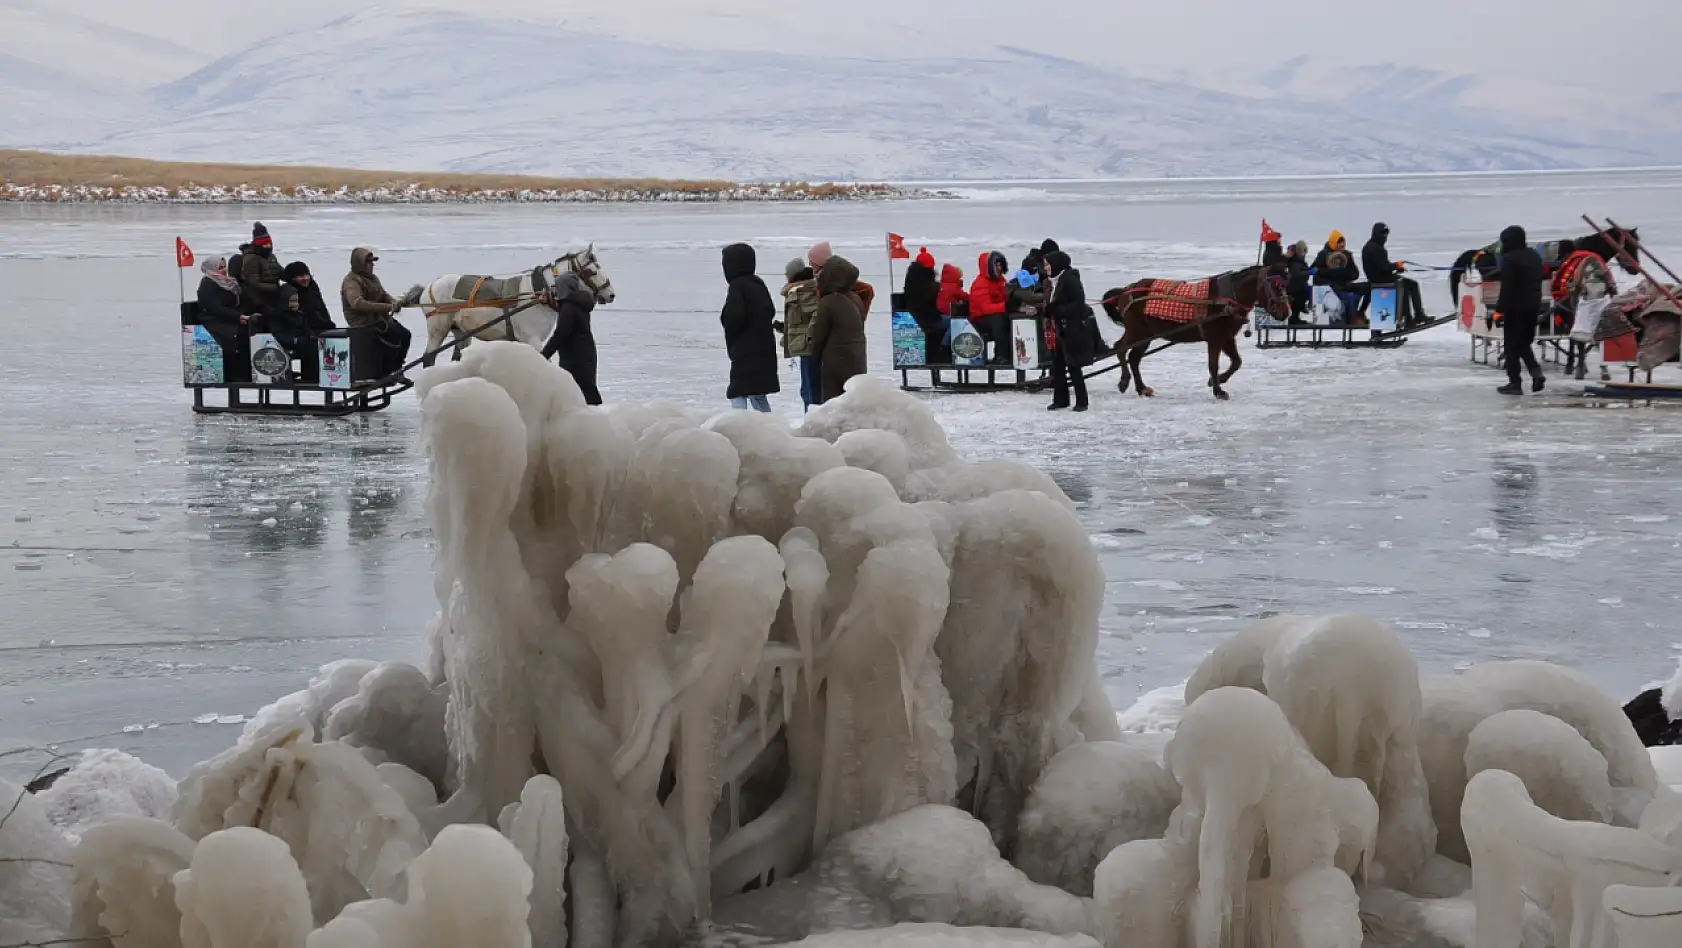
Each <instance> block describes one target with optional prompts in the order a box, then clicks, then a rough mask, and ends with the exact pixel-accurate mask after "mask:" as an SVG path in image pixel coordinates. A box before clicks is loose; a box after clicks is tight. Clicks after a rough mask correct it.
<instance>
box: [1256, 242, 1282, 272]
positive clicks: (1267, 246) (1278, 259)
mask: <svg viewBox="0 0 1682 948" xmlns="http://www.w3.org/2000/svg"><path fill="white" fill-rule="evenodd" d="M1261 262H1262V266H1264V267H1266V268H1268V269H1269V270H1274V269H1276V268H1277V267H1278V266H1279V265H1280V264H1282V263H1284V262H1285V247H1284V245H1283V244H1281V243H1280V242H1279V238H1278V237H1274V238H1272V239H1271V240H1268V241H1267V242H1266V243H1264V244H1262V257H1261Z"/></svg>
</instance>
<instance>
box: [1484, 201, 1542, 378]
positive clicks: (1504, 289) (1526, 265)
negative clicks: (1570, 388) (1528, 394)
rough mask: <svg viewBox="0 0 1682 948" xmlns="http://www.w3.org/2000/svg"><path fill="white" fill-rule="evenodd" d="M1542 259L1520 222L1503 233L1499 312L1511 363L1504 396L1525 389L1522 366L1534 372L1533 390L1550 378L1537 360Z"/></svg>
mask: <svg viewBox="0 0 1682 948" xmlns="http://www.w3.org/2000/svg"><path fill="white" fill-rule="evenodd" d="M1542 279H1543V269H1542V258H1541V256H1540V255H1539V254H1537V253H1536V251H1535V250H1533V249H1531V247H1530V245H1529V244H1528V243H1527V242H1526V237H1525V233H1524V228H1522V227H1520V226H1518V225H1517V224H1515V225H1513V226H1512V227H1509V228H1507V229H1506V230H1504V231H1502V232H1501V296H1500V297H1499V298H1498V299H1497V300H1496V301H1495V311H1496V312H1497V313H1498V314H1500V316H1501V354H1502V355H1503V356H1504V357H1505V359H1506V363H1507V384H1506V385H1503V386H1501V387H1500V388H1499V389H1496V391H1498V392H1500V393H1501V394H1502V395H1519V394H1522V393H1523V392H1524V379H1523V377H1522V376H1521V375H1520V374H1519V369H1520V367H1521V366H1522V367H1523V368H1525V369H1528V370H1529V372H1530V390H1531V391H1532V392H1540V391H1541V390H1542V386H1543V385H1545V384H1547V379H1546V378H1544V377H1543V375H1542V366H1541V363H1539V362H1537V361H1536V348H1535V346H1536V321H1537V320H1538V319H1541V318H1542Z"/></svg>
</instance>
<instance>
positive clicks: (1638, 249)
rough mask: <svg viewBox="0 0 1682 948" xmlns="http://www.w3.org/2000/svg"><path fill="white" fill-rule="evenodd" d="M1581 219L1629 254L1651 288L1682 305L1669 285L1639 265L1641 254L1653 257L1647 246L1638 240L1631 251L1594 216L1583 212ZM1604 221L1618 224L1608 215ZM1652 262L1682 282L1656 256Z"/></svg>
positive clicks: (1681, 300)
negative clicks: (1598, 222)
mask: <svg viewBox="0 0 1682 948" xmlns="http://www.w3.org/2000/svg"><path fill="white" fill-rule="evenodd" d="M1583 220H1585V221H1587V222H1588V225H1589V226H1590V227H1593V228H1594V232H1595V233H1596V234H1599V235H1600V236H1601V237H1602V238H1603V239H1605V241H1606V242H1607V243H1608V244H1611V245H1612V246H1614V247H1616V248H1618V250H1619V251H1620V252H1622V253H1626V254H1629V258H1630V260H1631V261H1632V262H1633V263H1634V264H1635V272H1636V273H1639V274H1641V275H1642V276H1644V277H1646V278H1647V282H1648V283H1651V284H1653V288H1654V289H1656V290H1658V291H1659V293H1661V294H1662V295H1663V296H1664V298H1665V299H1667V300H1670V301H1671V302H1672V303H1674V304H1676V305H1677V306H1678V307H1682V299H1677V298H1676V294H1674V293H1672V292H1670V288H1669V287H1667V286H1665V285H1664V284H1663V283H1661V282H1659V281H1658V280H1657V279H1655V278H1654V277H1653V275H1652V274H1651V273H1648V272H1647V268H1646V267H1644V266H1642V265H1641V255H1642V254H1646V255H1647V256H1649V257H1653V253H1652V251H1650V250H1648V249H1647V248H1645V247H1643V246H1641V243H1640V242H1639V241H1637V242H1636V245H1635V250H1634V252H1631V251H1630V250H1629V249H1628V248H1626V247H1625V246H1624V242H1623V241H1622V240H1619V239H1617V238H1614V237H1613V236H1612V235H1611V234H1608V233H1607V232H1606V231H1604V230H1602V229H1601V227H1600V225H1599V224H1596V223H1595V222H1594V218H1592V217H1590V216H1588V215H1587V214H1584V215H1583ZM1606 223H1607V224H1610V225H1611V226H1613V227H1617V226H1618V224H1617V222H1616V221H1614V220H1612V219H1611V218H1610V217H1608V218H1607V219H1606ZM1653 262H1654V263H1656V264H1658V266H1659V269H1661V270H1663V271H1664V272H1665V274H1666V275H1668V276H1669V277H1670V278H1671V279H1672V280H1673V281H1675V282H1678V283H1682V280H1678V279H1677V277H1676V274H1674V273H1671V272H1670V268H1669V267H1667V266H1665V265H1664V264H1663V263H1662V262H1660V261H1659V259H1658V258H1657V257H1653Z"/></svg>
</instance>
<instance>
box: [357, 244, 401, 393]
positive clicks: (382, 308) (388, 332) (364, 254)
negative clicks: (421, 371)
mask: <svg viewBox="0 0 1682 948" xmlns="http://www.w3.org/2000/svg"><path fill="white" fill-rule="evenodd" d="M379 259H380V258H379V257H377V256H375V255H374V252H373V251H372V250H369V249H368V248H367V247H358V248H356V249H355V250H352V251H351V252H350V272H349V273H347V274H345V278H344V280H343V281H342V282H340V284H339V308H340V309H342V310H344V314H345V323H346V324H347V325H349V326H350V327H351V328H352V329H373V330H374V331H375V333H374V335H375V338H376V339H377V340H378V341H379V344H380V345H379V352H380V354H381V359H380V365H379V370H378V371H379V373H380V374H379V377H380V378H385V377H386V376H389V375H392V374H394V373H396V372H397V371H398V370H399V369H401V368H403V364H404V363H405V362H407V361H408V359H409V342H410V339H411V337H410V335H409V330H408V328H407V327H405V326H404V325H403V324H402V323H400V322H398V321H397V313H398V312H399V311H400V310H402V309H403V304H402V303H399V302H398V301H397V300H396V299H394V298H392V295H391V294H390V293H387V292H386V291H385V285H384V284H382V283H381V282H380V278H379V277H377V276H375V275H374V264H375V263H376V262H378V261H379Z"/></svg>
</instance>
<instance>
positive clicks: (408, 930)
mask: <svg viewBox="0 0 1682 948" xmlns="http://www.w3.org/2000/svg"><path fill="white" fill-rule="evenodd" d="M406 875H407V879H408V886H407V890H408V894H407V897H406V898H404V900H403V901H402V902H396V901H392V900H390V899H378V900H371V901H367V902H358V903H356V904H354V905H351V906H348V907H346V909H345V910H344V912H343V913H342V914H340V915H339V917H338V918H335V919H334V920H333V921H332V922H330V923H328V924H327V925H326V926H324V927H322V928H321V929H320V930H318V931H316V932H315V933H314V934H312V935H310V936H309V941H308V948H461V946H464V945H472V946H473V948H531V946H532V938H531V932H530V931H529V930H528V928H527V922H526V914H527V910H528V908H527V899H528V898H529V897H530V895H531V890H532V870H531V869H530V868H529V867H528V866H527V865H526V861H525V859H523V858H521V856H520V853H519V850H517V849H516V848H515V847H514V845H513V844H512V843H510V842H509V841H508V840H507V839H505V838H504V837H503V836H502V834H500V833H498V832H497V831H496V830H494V829H491V828H490V827H486V826H449V827H446V828H445V829H444V831H443V832H441V833H439V834H438V839H437V840H435V841H434V842H433V844H432V846H431V848H429V849H427V851H426V852H425V853H423V854H421V855H420V856H419V857H418V858H417V859H415V861H414V862H413V863H412V864H410V866H409V868H408V872H407V874H406Z"/></svg>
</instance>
